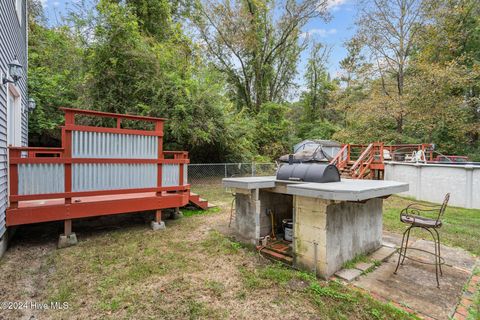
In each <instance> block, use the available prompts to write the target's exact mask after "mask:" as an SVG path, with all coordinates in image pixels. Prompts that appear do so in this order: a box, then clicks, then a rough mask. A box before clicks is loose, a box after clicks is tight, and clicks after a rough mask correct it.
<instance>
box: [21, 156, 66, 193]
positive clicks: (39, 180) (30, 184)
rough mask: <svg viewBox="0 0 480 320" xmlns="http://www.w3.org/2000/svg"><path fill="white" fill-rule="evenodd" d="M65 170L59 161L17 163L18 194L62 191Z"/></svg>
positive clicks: (63, 188)
mask: <svg viewBox="0 0 480 320" xmlns="http://www.w3.org/2000/svg"><path fill="white" fill-rule="evenodd" d="M64 177H65V170H64V166H63V164H59V163H36V164H19V165H18V194H19V195H28V194H47V193H59V192H64V190H65V186H64V181H65V178H64Z"/></svg>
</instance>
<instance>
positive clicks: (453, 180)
mask: <svg viewBox="0 0 480 320" xmlns="http://www.w3.org/2000/svg"><path fill="white" fill-rule="evenodd" d="M385 180H393V181H401V182H408V183H409V184H410V188H409V190H408V191H406V192H402V194H404V195H408V196H411V197H414V198H415V199H417V200H425V201H429V202H436V203H441V202H442V201H443V198H444V197H445V194H446V193H447V192H450V202H449V204H450V205H452V206H457V207H464V208H475V209H480V166H473V165H448V164H421V163H404V162H388V163H385Z"/></svg>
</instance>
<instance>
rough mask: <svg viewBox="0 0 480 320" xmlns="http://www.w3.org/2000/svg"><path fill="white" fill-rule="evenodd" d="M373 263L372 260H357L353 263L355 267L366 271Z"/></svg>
mask: <svg viewBox="0 0 480 320" xmlns="http://www.w3.org/2000/svg"><path fill="white" fill-rule="evenodd" d="M373 266H374V264H373V263H372V262H359V263H357V264H356V265H355V269H358V270H361V271H367V270H368V269H370V268H371V267H373Z"/></svg>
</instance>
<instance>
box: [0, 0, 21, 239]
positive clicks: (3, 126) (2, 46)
mask: <svg viewBox="0 0 480 320" xmlns="http://www.w3.org/2000/svg"><path fill="white" fill-rule="evenodd" d="M22 8H23V9H22V15H21V20H22V21H19V19H18V16H17V11H16V9H15V0H0V74H2V75H3V76H5V74H7V71H8V63H9V62H10V61H12V60H13V59H14V57H15V56H17V59H18V60H19V61H20V63H21V64H22V65H23V66H24V74H23V76H22V78H21V79H20V81H19V82H18V83H17V87H18V88H19V89H20V92H21V95H22V101H21V104H22V110H25V111H24V112H22V144H23V145H24V146H26V145H27V144H28V111H27V103H28V94H27V79H26V78H27V19H26V12H27V7H26V0H22ZM7 90H8V86H7V85H0V237H2V236H3V235H4V233H5V230H6V228H5V210H6V208H7V204H8V181H7V179H8V159H7V157H8V155H7V152H8V150H7Z"/></svg>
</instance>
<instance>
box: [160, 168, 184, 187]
mask: <svg viewBox="0 0 480 320" xmlns="http://www.w3.org/2000/svg"><path fill="white" fill-rule="evenodd" d="M179 183H180V166H179V165H178V164H164V165H162V187H172V186H178V185H179Z"/></svg>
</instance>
